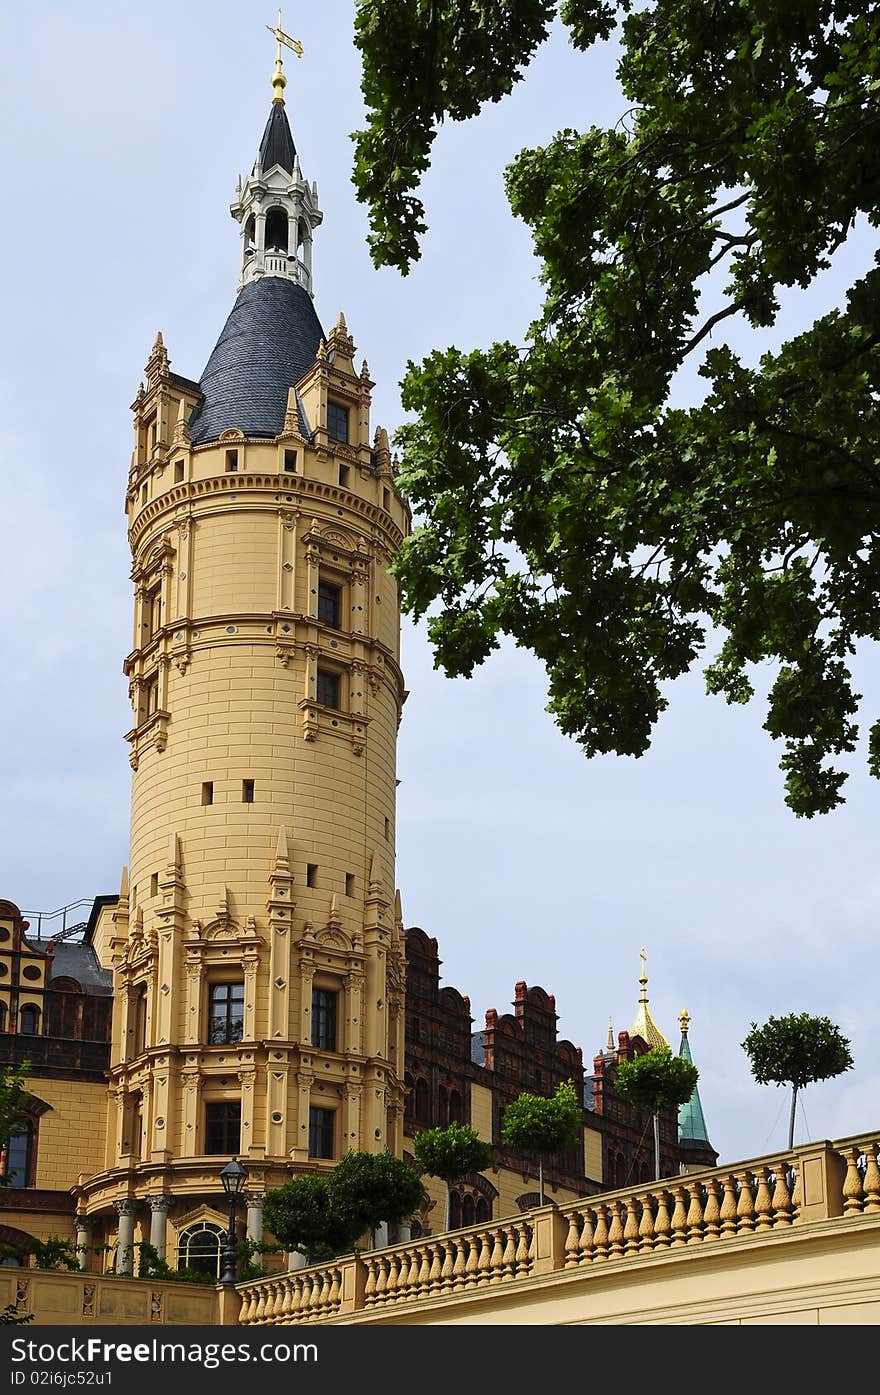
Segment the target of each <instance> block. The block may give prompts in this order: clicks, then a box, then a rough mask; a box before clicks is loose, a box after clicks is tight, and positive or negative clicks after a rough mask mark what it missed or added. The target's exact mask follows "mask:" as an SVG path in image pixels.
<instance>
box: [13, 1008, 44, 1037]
mask: <svg viewBox="0 0 880 1395" xmlns="http://www.w3.org/2000/svg"><path fill="white" fill-rule="evenodd" d="M18 1030H19V1031H20V1032H21V1034H22V1036H25V1037H35V1036H36V1035H37V1034H38V1032H39V1030H40V1009H39V1008H35V1007H31V1006H30V1005H28V1006H27V1007H23V1008H22V1009H21V1012H20V1013H19V1014H18Z"/></svg>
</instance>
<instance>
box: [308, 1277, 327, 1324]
mask: <svg viewBox="0 0 880 1395" xmlns="http://www.w3.org/2000/svg"><path fill="white" fill-rule="evenodd" d="M323 1292H324V1279H323V1275H322V1274H320V1273H319V1274H313V1275H312V1297H311V1300H310V1302H309V1317H310V1318H317V1317H320V1316H321V1297H322V1294H323Z"/></svg>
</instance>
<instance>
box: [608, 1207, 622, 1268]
mask: <svg viewBox="0 0 880 1395" xmlns="http://www.w3.org/2000/svg"><path fill="white" fill-rule="evenodd" d="M622 1210H623V1205H622V1203H621V1202H620V1201H612V1203H611V1225H610V1226H609V1228H608V1258H609V1259H620V1257H621V1256H622V1254H623V1221H622V1220H621V1218H620V1213H621V1211H622Z"/></svg>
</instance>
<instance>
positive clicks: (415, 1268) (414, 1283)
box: [406, 1249, 421, 1298]
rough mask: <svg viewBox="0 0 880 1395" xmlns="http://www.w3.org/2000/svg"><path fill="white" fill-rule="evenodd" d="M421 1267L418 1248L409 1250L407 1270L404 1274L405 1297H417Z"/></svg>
mask: <svg viewBox="0 0 880 1395" xmlns="http://www.w3.org/2000/svg"><path fill="white" fill-rule="evenodd" d="M420 1268H421V1255H420V1254H419V1251H418V1249H414V1250H410V1252H409V1271H408V1273H407V1276H406V1296H407V1298H417V1297H418V1295H419V1270H420Z"/></svg>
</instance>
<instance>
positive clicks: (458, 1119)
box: [449, 1090, 464, 1124]
mask: <svg viewBox="0 0 880 1395" xmlns="http://www.w3.org/2000/svg"><path fill="white" fill-rule="evenodd" d="M449 1122H450V1124H463V1123H464V1110H463V1108H462V1103H461V1095H460V1094H459V1093H458V1091H457V1090H450V1092H449Z"/></svg>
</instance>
